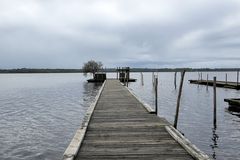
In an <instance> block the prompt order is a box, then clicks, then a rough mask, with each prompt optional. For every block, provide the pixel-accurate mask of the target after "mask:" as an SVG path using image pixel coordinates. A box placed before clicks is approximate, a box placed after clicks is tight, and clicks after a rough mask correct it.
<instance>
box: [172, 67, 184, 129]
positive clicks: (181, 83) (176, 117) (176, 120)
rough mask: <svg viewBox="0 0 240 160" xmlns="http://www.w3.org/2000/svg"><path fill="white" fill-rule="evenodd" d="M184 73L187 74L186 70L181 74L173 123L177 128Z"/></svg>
mask: <svg viewBox="0 0 240 160" xmlns="http://www.w3.org/2000/svg"><path fill="white" fill-rule="evenodd" d="M184 75H185V70H183V72H182V74H181V82H180V86H179V92H178V98H177V106H176V114H175V120H174V125H173V126H174V128H177V122H178V113H179V107H180V100H181V95H182V87H183V81H184Z"/></svg>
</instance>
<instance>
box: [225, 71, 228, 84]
mask: <svg viewBox="0 0 240 160" xmlns="http://www.w3.org/2000/svg"><path fill="white" fill-rule="evenodd" d="M227 78H228V75H227V73H226V74H225V83H226V84H227Z"/></svg>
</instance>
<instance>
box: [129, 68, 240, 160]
mask: <svg viewBox="0 0 240 160" xmlns="http://www.w3.org/2000/svg"><path fill="white" fill-rule="evenodd" d="M206 74H207V73H203V78H205V79H206ZM208 74H209V79H213V76H217V80H223V81H224V80H225V73H223V72H218V73H208ZM143 75H144V86H142V85H141V81H140V78H141V77H140V73H133V74H132V77H135V78H137V79H139V80H138V81H137V82H136V83H131V84H130V88H131V89H132V90H133V91H134V92H135V93H136V94H137V95H138V96H139V97H141V99H143V100H144V101H145V102H147V103H149V104H150V105H152V106H154V94H153V93H154V92H153V87H152V73H143ZM197 78H198V73H186V75H185V83H184V86H183V93H182V99H181V106H180V107H181V108H180V114H179V121H178V129H179V130H180V131H181V132H182V133H184V134H185V136H186V137H187V138H188V139H189V140H190V141H191V142H192V143H194V144H195V145H196V146H197V147H199V148H200V149H201V150H202V151H204V152H205V153H207V154H208V155H209V156H210V157H212V158H215V159H218V160H223V159H228V160H236V159H240V150H239V149H240V115H239V113H234V112H229V111H228V110H227V108H228V104H227V103H225V102H224V98H239V97H240V91H237V90H234V89H224V88H217V128H216V129H214V127H213V88H212V87H209V88H208V91H207V90H206V86H202V85H199V86H198V85H196V84H190V83H189V82H188V80H189V79H197ZM228 79H229V80H232V81H236V73H233V72H228ZM179 80H180V74H178V84H179ZM158 91H159V97H158V101H159V106H158V110H159V116H161V117H165V118H166V119H167V120H168V121H169V122H171V123H173V121H174V115H175V110H176V100H177V95H178V90H175V88H174V73H159V88H158Z"/></svg>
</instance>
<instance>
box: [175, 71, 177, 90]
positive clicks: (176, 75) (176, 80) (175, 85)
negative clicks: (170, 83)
mask: <svg viewBox="0 0 240 160" xmlns="http://www.w3.org/2000/svg"><path fill="white" fill-rule="evenodd" d="M174 87H175V89H177V72H175V74H174Z"/></svg>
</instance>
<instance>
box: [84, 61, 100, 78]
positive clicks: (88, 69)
mask: <svg viewBox="0 0 240 160" xmlns="http://www.w3.org/2000/svg"><path fill="white" fill-rule="evenodd" d="M102 66H103V64H102V62H96V61H94V60H90V61H88V62H87V63H84V65H83V67H82V70H83V73H85V74H87V73H92V74H93V77H94V76H95V73H96V72H99V71H100V70H101V69H102Z"/></svg>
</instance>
